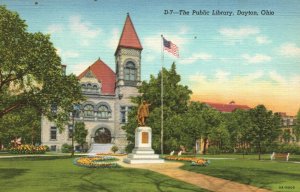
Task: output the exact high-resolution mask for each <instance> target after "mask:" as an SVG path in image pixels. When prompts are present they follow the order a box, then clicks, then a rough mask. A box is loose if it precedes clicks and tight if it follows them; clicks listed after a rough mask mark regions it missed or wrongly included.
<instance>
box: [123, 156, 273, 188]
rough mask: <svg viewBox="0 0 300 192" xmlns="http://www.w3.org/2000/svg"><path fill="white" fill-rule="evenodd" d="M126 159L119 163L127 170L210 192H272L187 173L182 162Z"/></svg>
mask: <svg viewBox="0 0 300 192" xmlns="http://www.w3.org/2000/svg"><path fill="white" fill-rule="evenodd" d="M123 158H124V157H119V159H120V161H121V162H118V163H119V164H120V165H122V166H123V167H126V168H139V169H148V170H151V171H155V172H158V173H161V174H163V175H167V176H169V177H172V178H175V179H178V180H181V181H184V182H186V183H190V184H193V185H196V186H198V187H201V188H203V189H207V190H210V191H216V192H270V191H269V190H266V189H261V188H258V187H254V186H250V185H245V184H240V183H237V182H233V181H229V180H225V179H220V178H216V177H211V176H208V175H203V174H199V173H194V172H190V171H185V170H182V169H180V168H179V167H181V166H182V165H183V163H180V162H166V163H164V164H127V163H124V162H123Z"/></svg>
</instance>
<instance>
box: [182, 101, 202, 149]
mask: <svg viewBox="0 0 300 192" xmlns="http://www.w3.org/2000/svg"><path fill="white" fill-rule="evenodd" d="M206 108H207V106H206V105H205V104H203V103H199V102H193V101H192V102H190V104H189V106H188V111H187V112H186V113H185V114H183V118H182V123H183V124H184V126H183V130H182V132H183V133H182V134H183V136H184V146H186V147H189V148H190V147H192V148H193V147H195V149H196V145H197V144H196V142H197V141H198V140H199V139H200V138H201V136H202V134H203V132H204V129H205V122H204V119H203V113H202V112H203V110H205V109H206ZM194 152H195V153H196V151H194Z"/></svg>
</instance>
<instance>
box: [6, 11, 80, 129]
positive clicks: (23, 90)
mask: <svg viewBox="0 0 300 192" xmlns="http://www.w3.org/2000/svg"><path fill="white" fill-rule="evenodd" d="M0 66H1V67H0V118H3V116H4V115H7V114H9V113H11V112H12V111H15V110H19V109H22V108H26V107H28V106H30V107H34V108H35V109H37V110H38V111H39V112H40V113H42V114H44V115H46V116H47V117H48V118H49V119H50V120H52V121H54V122H56V124H57V126H58V127H59V128H62V127H63V125H64V124H65V123H66V122H67V121H68V119H69V117H68V116H69V114H68V112H69V111H70V106H72V104H73V103H76V102H79V101H81V100H82V99H83V96H82V94H81V90H80V86H79V83H78V80H77V78H76V76H75V75H64V73H63V71H62V67H61V60H60V57H59V56H58V55H57V53H56V49H55V48H54V47H53V44H52V43H51V42H50V37H49V36H48V35H44V34H42V33H40V32H37V33H30V32H28V31H27V25H26V24H25V21H24V20H22V19H21V18H20V17H19V15H18V14H17V13H15V12H11V11H9V10H7V9H6V8H5V7H4V6H0ZM53 105H55V106H57V107H58V110H57V111H56V113H53V111H52V110H51V106H53ZM52 109H53V108H52Z"/></svg>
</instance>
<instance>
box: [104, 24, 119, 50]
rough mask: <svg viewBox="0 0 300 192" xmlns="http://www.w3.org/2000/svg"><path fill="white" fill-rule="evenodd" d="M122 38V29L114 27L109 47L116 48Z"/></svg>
mask: <svg viewBox="0 0 300 192" xmlns="http://www.w3.org/2000/svg"><path fill="white" fill-rule="evenodd" d="M119 39H120V31H119V29H117V28H114V29H113V30H112V32H111V38H110V39H109V40H108V43H107V47H108V48H110V49H116V48H117V46H118V43H119Z"/></svg>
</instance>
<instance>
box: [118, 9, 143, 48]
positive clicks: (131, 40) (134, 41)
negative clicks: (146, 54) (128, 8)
mask: <svg viewBox="0 0 300 192" xmlns="http://www.w3.org/2000/svg"><path fill="white" fill-rule="evenodd" d="M120 47H125V48H133V49H140V50H142V49H143V47H142V45H141V42H140V39H139V37H138V35H137V33H136V31H135V28H134V25H133V23H132V21H131V18H130V16H129V14H128V13H127V17H126V20H125V24H124V27H123V31H122V34H121V37H120V40H119V44H118V47H117V50H118V49H119V48H120Z"/></svg>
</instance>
